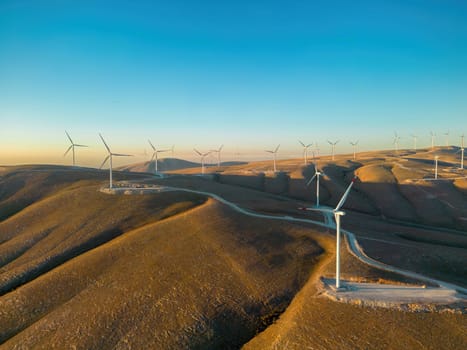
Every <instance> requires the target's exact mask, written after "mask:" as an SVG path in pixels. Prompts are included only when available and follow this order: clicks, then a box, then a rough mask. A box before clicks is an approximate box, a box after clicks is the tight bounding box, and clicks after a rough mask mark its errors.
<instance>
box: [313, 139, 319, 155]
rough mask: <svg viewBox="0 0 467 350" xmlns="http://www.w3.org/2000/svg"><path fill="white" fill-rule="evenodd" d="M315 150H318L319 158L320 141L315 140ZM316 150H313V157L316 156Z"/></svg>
mask: <svg viewBox="0 0 467 350" xmlns="http://www.w3.org/2000/svg"><path fill="white" fill-rule="evenodd" d="M314 151H316V154H317V156H318V158H319V147H318V142H315V149H314ZM314 151H313V157H314V156H315V152H314Z"/></svg>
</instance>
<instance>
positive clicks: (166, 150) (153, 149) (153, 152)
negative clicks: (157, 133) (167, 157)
mask: <svg viewBox="0 0 467 350" xmlns="http://www.w3.org/2000/svg"><path fill="white" fill-rule="evenodd" d="M148 142H149V145H150V146H151V148H152V157H151V162H152V161H153V160H154V158H156V174H157V163H158V154H159V153H163V152H168V151H170V150H169V149H157V148H156V147H154V145H153V144H152V142H151V140H148Z"/></svg>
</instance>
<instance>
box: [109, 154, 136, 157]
mask: <svg viewBox="0 0 467 350" xmlns="http://www.w3.org/2000/svg"><path fill="white" fill-rule="evenodd" d="M112 155H113V156H116V157H133V155H132V154H123V153H112Z"/></svg>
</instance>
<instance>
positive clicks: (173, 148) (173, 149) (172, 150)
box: [170, 145, 175, 158]
mask: <svg viewBox="0 0 467 350" xmlns="http://www.w3.org/2000/svg"><path fill="white" fill-rule="evenodd" d="M170 151H171V152H172V158H173V157H174V152H175V145H172V148H171V149H170Z"/></svg>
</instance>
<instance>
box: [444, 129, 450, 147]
mask: <svg viewBox="0 0 467 350" xmlns="http://www.w3.org/2000/svg"><path fill="white" fill-rule="evenodd" d="M444 136H446V147H449V130H448V131H447V132H445V133H444Z"/></svg>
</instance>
